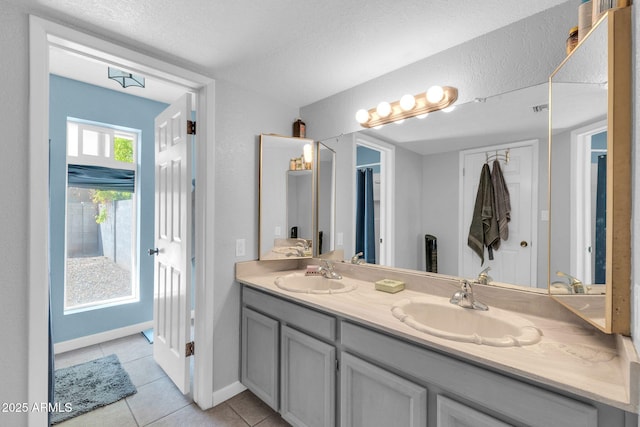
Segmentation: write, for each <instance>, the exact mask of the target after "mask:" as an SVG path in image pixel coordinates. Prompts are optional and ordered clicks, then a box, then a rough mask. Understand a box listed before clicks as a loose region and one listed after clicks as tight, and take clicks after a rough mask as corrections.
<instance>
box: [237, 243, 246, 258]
mask: <svg viewBox="0 0 640 427" xmlns="http://www.w3.org/2000/svg"><path fill="white" fill-rule="evenodd" d="M244 254H245V240H244V239H236V256H244Z"/></svg>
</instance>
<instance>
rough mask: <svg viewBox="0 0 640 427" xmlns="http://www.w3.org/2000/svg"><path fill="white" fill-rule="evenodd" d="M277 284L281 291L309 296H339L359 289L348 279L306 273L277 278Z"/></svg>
mask: <svg viewBox="0 0 640 427" xmlns="http://www.w3.org/2000/svg"><path fill="white" fill-rule="evenodd" d="M275 284H276V286H277V287H279V288H280V289H284V290H285V291H290V292H304V293H307V294H339V293H344V292H351V291H352V290H354V289H356V288H357V287H358V285H357V284H355V283H353V282H352V281H351V280H349V279H347V278H342V279H327V278H325V277H323V276H305V274H304V273H290V274H287V275H285V276H278V277H276V280H275Z"/></svg>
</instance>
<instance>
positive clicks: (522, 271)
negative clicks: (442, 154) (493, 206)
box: [458, 140, 538, 287]
mask: <svg viewBox="0 0 640 427" xmlns="http://www.w3.org/2000/svg"><path fill="white" fill-rule="evenodd" d="M506 149H509V162H505V161H504V157H501V161H500V166H501V168H502V172H503V174H504V178H505V181H506V183H507V188H508V189H509V195H510V199H511V221H510V222H509V238H508V239H507V240H504V241H501V242H500V248H499V249H498V250H494V251H493V256H494V259H493V260H489V258H488V254H487V251H486V249H485V260H484V264H482V265H480V258H479V257H478V255H477V254H476V253H475V252H473V250H471V248H470V247H469V246H468V245H467V237H468V235H469V226H470V225H471V218H472V215H473V209H474V205H475V200H476V194H477V191H478V183H479V180H480V172H481V170H482V166H483V165H484V164H485V162H486V159H487V154H489V155H492V154H493V155H495V154H496V151H497V152H498V153H502V154H504V152H505V150H506ZM460 166H461V167H460V185H461V189H460V197H461V201H460V206H461V210H460V225H459V230H460V233H459V234H460V254H459V271H458V273H459V275H460V276H461V277H467V278H475V277H477V276H478V273H480V271H481V270H482V269H484V268H485V267H491V271H490V272H489V276H491V277H492V278H493V279H494V280H495V281H497V282H505V283H512V284H518V285H523V286H531V287H536V284H537V264H536V258H537V247H536V242H535V241H534V240H535V238H537V200H538V192H537V187H538V186H537V180H538V172H537V168H538V141H537V140H533V141H524V142H521V143H513V144H503V145H500V146H492V147H483V148H481V149H473V150H465V151H462V152H461V153H460ZM489 166H490V167H491V168H492V167H493V160H492V159H490V160H489Z"/></svg>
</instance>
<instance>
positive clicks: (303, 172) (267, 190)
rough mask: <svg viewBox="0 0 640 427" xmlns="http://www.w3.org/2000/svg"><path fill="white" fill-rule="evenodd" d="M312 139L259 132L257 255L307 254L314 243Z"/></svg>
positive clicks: (313, 147) (308, 256)
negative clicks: (258, 250) (258, 230)
mask: <svg viewBox="0 0 640 427" xmlns="http://www.w3.org/2000/svg"><path fill="white" fill-rule="evenodd" d="M314 151H315V143H314V141H313V140H311V139H305V138H290V137H285V136H279V135H266V134H262V135H260V241H259V249H260V259H261V260H270V259H290V258H310V257H311V256H312V254H313V247H314V243H315V242H314V230H315V228H314V227H315V226H314V220H313V219H314V209H315V203H314V200H315V182H314V179H315V178H314V173H313V169H314V161H313V156H314V154H313V153H314Z"/></svg>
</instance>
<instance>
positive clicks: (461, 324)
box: [391, 296, 542, 347]
mask: <svg viewBox="0 0 640 427" xmlns="http://www.w3.org/2000/svg"><path fill="white" fill-rule="evenodd" d="M391 311H392V313H393V315H394V316H395V317H396V318H397V319H399V320H401V321H403V322H404V323H405V324H406V325H408V326H410V327H412V328H414V329H416V330H418V331H421V332H425V333H427V334H430V335H434V336H437V337H440V338H446V339H449V340H453V341H461V342H472V343H476V344H484V345H490V346H495V347H514V346H516V347H519V346H523V345H530V344H535V343H537V342H538V341H540V337H541V335H542V333H541V332H540V330H539V329H538V328H536V327H535V326H534V324H533V323H531V322H530V321H528V320H527V319H524V318H522V317H519V316H516V315H513V314H512V313H509V312H506V311H504V310H500V309H496V308H493V307H491V308H489V310H488V311H480V310H471V309H467V308H462V307H459V306H457V305H454V304H451V303H449V300H447V299H445V298H441V297H435V296H433V297H431V296H430V297H424V298H412V299H404V300H401V301H398V302H397V303H395V304H394V305H393V307H392V308H391Z"/></svg>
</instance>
